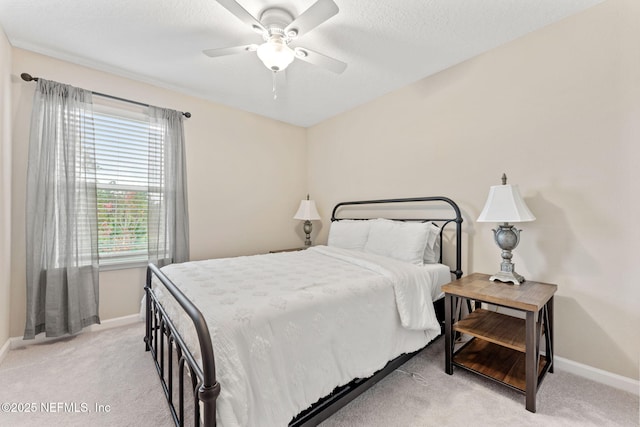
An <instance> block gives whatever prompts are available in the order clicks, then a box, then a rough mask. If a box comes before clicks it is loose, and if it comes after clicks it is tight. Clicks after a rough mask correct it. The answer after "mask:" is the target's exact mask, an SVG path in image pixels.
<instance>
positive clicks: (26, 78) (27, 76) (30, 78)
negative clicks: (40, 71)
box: [20, 73, 191, 119]
mask: <svg viewBox="0 0 640 427" xmlns="http://www.w3.org/2000/svg"><path fill="white" fill-rule="evenodd" d="M20 77H22V80H24V81H25V82H31V81H35V82H37V81H38V77H33V76H32V75H31V74H29V73H22V74H20ZM91 93H92V94H94V95H98V96H102V97H104V98H111V99H115V100H117V101H124V102H128V103H130V104H136V105H140V106H142V107H149V104H145V103H143V102H138V101H132V100H130V99H126V98H120V97H117V96H113V95H107V94H105V93H100V92H93V91H91ZM182 115H183V116H185V117H186V118H187V119H188V118H189V117H191V113H189V112H183V113H182Z"/></svg>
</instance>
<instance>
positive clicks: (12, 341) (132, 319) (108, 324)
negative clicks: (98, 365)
mask: <svg viewBox="0 0 640 427" xmlns="http://www.w3.org/2000/svg"><path fill="white" fill-rule="evenodd" d="M137 322H142V319H141V317H140V314H130V315H128V316H122V317H116V318H113V319H107V320H105V321H104V322H102V323H100V324H99V325H97V324H96V325H90V326H88V327H86V328H84V329H83V330H82V331H80V332H79V333H80V334H83V333H86V332H98V331H105V330H107V329H112V328H118V327H120V326H125V325H131V324H133V323H137ZM65 338H69V335H63V336H61V337H55V338H47V337H45V336H44V334H39V335H36V338H35V339H32V340H25V339H23V338H22V337H13V338H9V341H8V342H7V343H9V347H10V348H11V349H12V350H13V349H15V348H24V347H28V346H30V345H34V344H39V343H42V342H51V341H56V340H60V339H65ZM5 347H6V344H5ZM3 349H4V347H3ZM2 356H3V354H2V350H0V362H1V361H2Z"/></svg>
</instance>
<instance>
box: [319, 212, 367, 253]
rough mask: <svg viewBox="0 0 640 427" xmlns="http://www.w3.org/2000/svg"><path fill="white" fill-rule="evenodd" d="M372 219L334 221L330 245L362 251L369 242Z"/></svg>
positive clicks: (330, 234)
mask: <svg viewBox="0 0 640 427" xmlns="http://www.w3.org/2000/svg"><path fill="white" fill-rule="evenodd" d="M370 228H371V221H368V220H352V219H343V220H340V221H333V222H332V223H331V228H329V240H328V242H327V245H328V246H334V247H336V248H343V249H355V250H358V251H361V250H363V249H364V245H365V244H366V243H367V237H368V236H369V229H370Z"/></svg>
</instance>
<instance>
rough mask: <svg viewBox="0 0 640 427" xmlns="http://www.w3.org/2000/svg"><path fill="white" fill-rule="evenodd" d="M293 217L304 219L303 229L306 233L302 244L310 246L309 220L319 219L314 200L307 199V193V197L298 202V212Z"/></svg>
mask: <svg viewBox="0 0 640 427" xmlns="http://www.w3.org/2000/svg"><path fill="white" fill-rule="evenodd" d="M293 218H294V219H299V220H303V221H304V228H303V229H304V233H305V234H306V239H305V241H304V245H305V246H311V228H312V226H311V221H313V220H318V219H320V215H319V214H318V210H317V209H316V202H314V201H313V200H309V195H308V194H307V199H306V200H302V201H301V202H300V207H299V208H298V212H296V214H295V215H294V216H293Z"/></svg>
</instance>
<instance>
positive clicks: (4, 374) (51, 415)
mask: <svg viewBox="0 0 640 427" xmlns="http://www.w3.org/2000/svg"><path fill="white" fill-rule="evenodd" d="M143 329H144V327H143V325H142V324H141V323H140V324H135V325H130V326H125V327H121V328H116V329H111V330H106V331H103V332H93V333H84V334H80V335H79V336H77V337H74V338H67V339H64V340H61V341H56V342H52V343H46V344H38V345H33V346H30V347H27V348H25V349H20V350H13V351H11V352H10V353H9V354H8V355H7V357H6V358H5V360H4V361H3V362H2V364H1V365H0V403H2V402H9V403H15V404H16V408H15V409H17V405H18V404H23V406H24V404H31V403H35V404H36V406H37V411H36V412H31V413H6V412H0V426H2V427H4V426H158V427H162V426H171V425H173V424H172V422H171V419H170V416H169V411H168V409H167V404H166V402H165V400H164V395H163V393H162V390H161V387H160V383H159V381H158V379H157V374H156V372H155V368H154V367H153V362H152V361H151V357H150V355H149V354H148V353H146V352H145V351H144V344H143V341H142V336H143ZM443 347H444V343H443V342H442V340H440V341H438V342H436V343H435V344H434V345H432V346H430V347H429V348H428V349H426V350H425V351H423V353H421V354H420V355H418V356H416V357H415V358H414V359H412V360H411V361H409V362H408V363H406V364H405V365H404V366H403V367H402V370H404V371H406V372H411V373H415V374H419V376H415V377H411V376H410V375H407V374H405V373H402V372H394V373H392V374H391V375H390V376H388V377H387V378H385V379H384V380H383V381H381V382H380V383H379V384H377V385H376V386H374V387H373V388H372V389H371V390H369V391H368V392H366V393H365V394H364V395H362V396H360V397H359V398H358V399H356V400H355V401H354V402H352V403H351V404H350V405H348V406H347V407H346V408H344V409H342V410H341V411H340V412H338V413H337V414H335V415H334V416H333V417H331V418H330V419H328V420H327V421H325V422H324V423H323V424H322V426H323V427H342V426H367V427H370V426H371V427H373V426H380V427H388V426H510V427H513V426H558V427H560V426H576V427H578V426H580V427H583V426H594V427H596V426H597V427H600V426H638V425H639V420H640V419H639V416H638V397H637V396H635V395H632V394H630V393H625V392H622V391H619V390H616V389H613V388H610V387H606V386H602V385H600V384H597V383H594V382H592V381H589V380H585V379H583V378H580V377H577V376H575V375H571V374H568V373H565V372H556V373H554V374H550V375H548V376H547V377H546V379H545V381H544V382H543V384H542V386H541V388H540V391H539V392H538V412H537V413H536V414H532V413H530V412H527V411H526V410H525V409H524V396H523V395H521V394H519V393H516V392H514V391H512V390H509V389H507V388H505V387H502V386H500V385H498V384H495V383H493V382H491V381H488V380H485V379H483V378H480V377H478V376H476V375H472V374H470V373H468V372H465V371H462V370H456V371H455V372H454V375H453V376H449V375H446V374H445V373H444V369H443V367H444V356H443ZM423 378H424V381H423ZM43 403H44V405H45V407H47V406H48V407H49V409H50V412H43V410H42V409H41V408H42V404H43ZM59 403H60V404H61V405H62V406H59ZM64 404H66V405H67V406H66V407H65V406H64ZM96 405H98V407H96ZM100 405H102V406H100ZM107 405H108V406H107ZM51 409H56V410H58V412H52V411H51ZM85 409H86V412H85ZM100 409H102V411H100ZM74 410H75V411H74ZM107 410H108V412H107Z"/></svg>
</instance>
